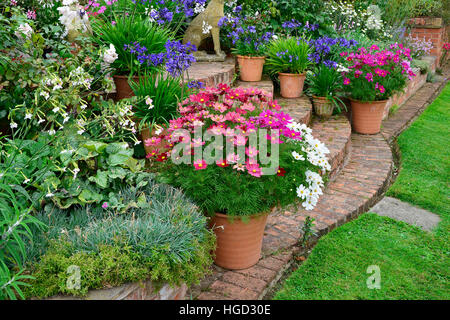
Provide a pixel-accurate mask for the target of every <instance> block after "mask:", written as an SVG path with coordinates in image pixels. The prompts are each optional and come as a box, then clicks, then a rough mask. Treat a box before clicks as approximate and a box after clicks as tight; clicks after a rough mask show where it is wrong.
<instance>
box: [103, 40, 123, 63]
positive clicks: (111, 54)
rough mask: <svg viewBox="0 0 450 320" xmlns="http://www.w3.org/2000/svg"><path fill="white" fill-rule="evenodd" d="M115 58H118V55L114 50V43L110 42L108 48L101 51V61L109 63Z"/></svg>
mask: <svg viewBox="0 0 450 320" xmlns="http://www.w3.org/2000/svg"><path fill="white" fill-rule="evenodd" d="M117 58H119V55H118V54H117V52H116V48H115V47H114V45H113V44H112V43H111V44H110V45H109V49H108V50H106V51H105V52H104V53H103V62H104V63H106V64H108V65H110V64H111V63H113V62H114V61H116V60H117Z"/></svg>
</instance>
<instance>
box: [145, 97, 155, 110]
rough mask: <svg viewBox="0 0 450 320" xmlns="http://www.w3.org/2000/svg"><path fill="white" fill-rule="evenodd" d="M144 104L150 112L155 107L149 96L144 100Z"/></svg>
mask: <svg viewBox="0 0 450 320" xmlns="http://www.w3.org/2000/svg"><path fill="white" fill-rule="evenodd" d="M145 104H146V105H148V109H149V110H151V109H153V108H154V107H155V106H154V105H153V99H152V98H150V97H149V96H147V98H145Z"/></svg>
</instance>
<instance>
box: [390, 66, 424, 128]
mask: <svg viewBox="0 0 450 320" xmlns="http://www.w3.org/2000/svg"><path fill="white" fill-rule="evenodd" d="M413 70H414V73H415V74H416V76H415V77H414V78H413V79H412V80H410V81H409V83H408V86H407V87H406V88H405V90H404V91H403V93H399V94H396V95H394V96H393V97H391V98H389V100H388V102H387V103H386V107H385V108H384V112H383V120H384V119H386V118H387V117H388V116H389V110H390V109H391V108H392V107H393V106H394V105H397V106H401V105H402V104H403V103H405V102H406V101H407V100H408V99H409V98H410V97H411V96H412V95H413V94H414V93H416V92H417V90H419V89H420V88H421V87H422V86H423V85H424V84H425V83H426V82H427V73H425V74H421V73H420V70H419V69H413Z"/></svg>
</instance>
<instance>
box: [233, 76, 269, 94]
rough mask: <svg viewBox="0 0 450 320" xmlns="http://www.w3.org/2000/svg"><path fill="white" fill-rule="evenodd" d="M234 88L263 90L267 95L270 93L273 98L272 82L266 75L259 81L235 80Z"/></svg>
mask: <svg viewBox="0 0 450 320" xmlns="http://www.w3.org/2000/svg"><path fill="white" fill-rule="evenodd" d="M234 86H235V87H242V88H258V89H261V90H264V91H266V92H268V93H270V94H271V95H272V96H273V92H274V91H273V82H272V80H270V77H269V76H267V75H263V78H262V79H261V81H242V80H237V81H236V83H235V85H234Z"/></svg>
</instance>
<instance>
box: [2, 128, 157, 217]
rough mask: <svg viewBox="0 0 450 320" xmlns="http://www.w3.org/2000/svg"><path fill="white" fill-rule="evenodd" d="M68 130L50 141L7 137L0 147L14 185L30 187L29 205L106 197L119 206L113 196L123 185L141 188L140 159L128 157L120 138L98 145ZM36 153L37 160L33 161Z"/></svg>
mask: <svg viewBox="0 0 450 320" xmlns="http://www.w3.org/2000/svg"><path fill="white" fill-rule="evenodd" d="M66 133H67V134H68V135H67V137H66V140H64V139H62V138H61V139H58V140H56V141H55V142H54V143H51V142H52V141H50V140H49V138H48V136H45V135H42V136H40V137H39V138H38V140H37V141H32V140H19V139H15V140H9V141H8V143H6V144H3V145H2V149H1V157H2V158H1V161H0V168H1V169H6V168H10V169H12V170H14V171H15V172H18V173H20V175H21V176H20V180H19V182H18V183H19V184H20V185H24V187H25V188H26V189H27V190H29V191H30V194H31V197H32V199H33V203H34V207H36V208H37V207H38V206H40V203H41V201H45V202H48V201H51V202H53V203H54V204H56V205H57V206H59V207H60V208H64V209H66V208H69V207H71V206H72V205H74V204H80V205H85V204H88V203H97V204H98V203H101V202H103V201H108V203H109V204H110V206H111V207H113V208H116V209H117V210H122V209H124V208H125V207H126V204H125V203H123V202H122V201H120V199H119V198H117V196H116V194H115V193H116V191H117V190H119V189H120V188H121V187H122V186H123V185H124V183H126V184H127V185H134V186H136V187H140V186H145V185H146V184H147V183H148V179H149V177H151V174H147V173H143V172H142V169H143V166H144V160H136V159H134V158H133V157H132V155H133V150H132V149H130V148H129V147H128V144H127V143H125V142H115V143H109V144H106V143H103V142H99V141H92V140H88V139H85V138H83V137H82V136H76V135H75V136H74V135H73V134H69V132H67V131H66ZM36 155H39V161H33V160H35V159H36V158H35V157H36Z"/></svg>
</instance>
